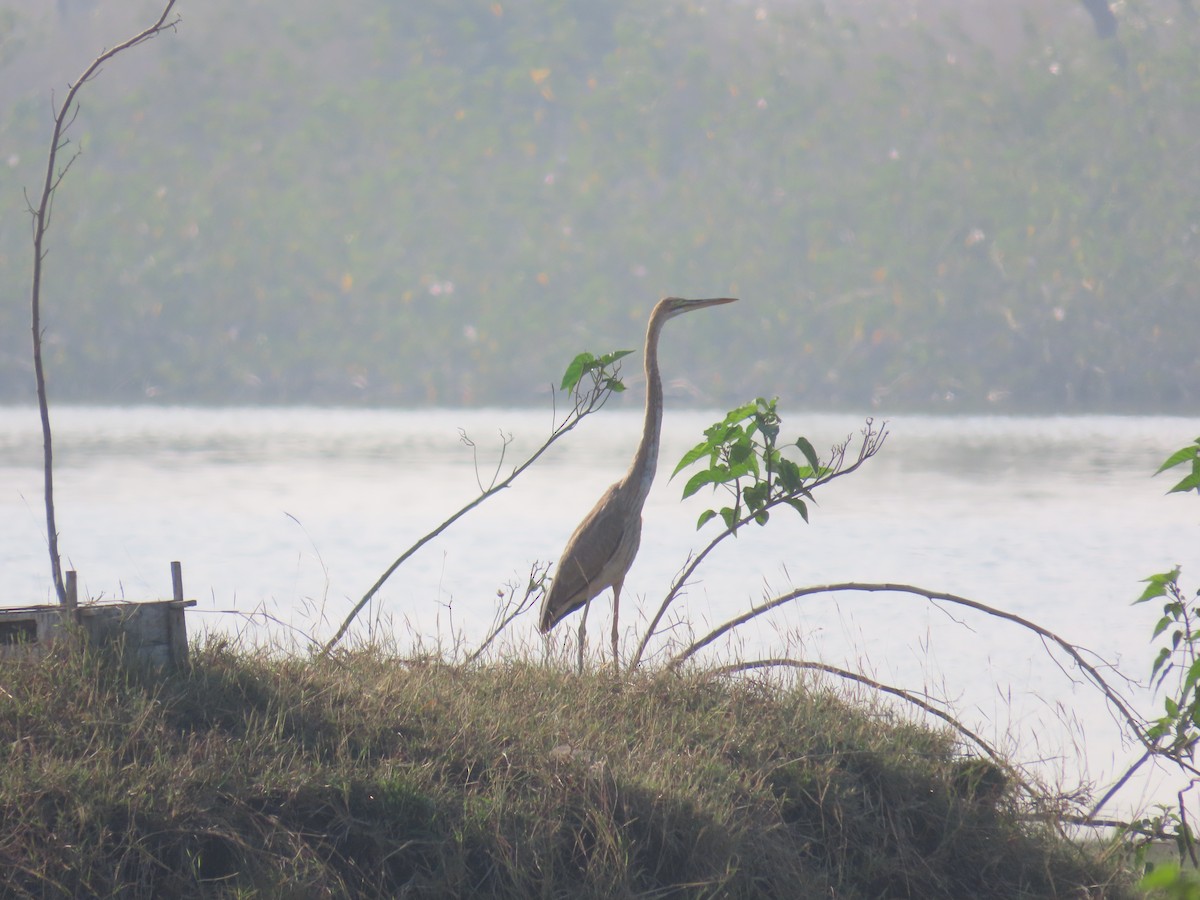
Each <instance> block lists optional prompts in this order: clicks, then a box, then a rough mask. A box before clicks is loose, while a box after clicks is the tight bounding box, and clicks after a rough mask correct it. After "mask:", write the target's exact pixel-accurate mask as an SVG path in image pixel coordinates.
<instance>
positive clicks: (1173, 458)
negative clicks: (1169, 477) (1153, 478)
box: [1154, 438, 1200, 475]
mask: <svg viewBox="0 0 1200 900" xmlns="http://www.w3.org/2000/svg"><path fill="white" fill-rule="evenodd" d="M1197 458H1200V438H1196V440H1195V442H1194V446H1187V447H1183V448H1182V449H1180V450H1176V451H1175V452H1174V453H1172V454H1171V455H1170V456H1168V457H1167V458H1166V460H1165V461H1164V462H1163V464H1162V465H1161V466H1159V467H1158V468H1157V469H1155V471H1154V474H1155V475H1159V474H1161V473H1162V472H1165V471H1167V469H1172V468H1174V467H1175V466H1178V465H1179V464H1181V463H1185V462H1189V461H1195V460H1196V459H1197Z"/></svg>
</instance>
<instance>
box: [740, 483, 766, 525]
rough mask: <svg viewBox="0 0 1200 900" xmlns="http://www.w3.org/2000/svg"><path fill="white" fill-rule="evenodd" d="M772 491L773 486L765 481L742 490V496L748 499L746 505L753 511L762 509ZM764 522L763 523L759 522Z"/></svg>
mask: <svg viewBox="0 0 1200 900" xmlns="http://www.w3.org/2000/svg"><path fill="white" fill-rule="evenodd" d="M770 493H771V486H770V485H769V484H765V483H763V482H759V483H758V484H752V485H750V486H749V487H747V488H746V489H745V490H744V491H742V497H743V498H744V499H745V501H746V506H747V507H748V508H749V509H750V511H751V512H753V511H755V510H760V509H762V508H763V507H764V506H766V505H767V499H768V498H769V496H770ZM759 524H762V523H759Z"/></svg>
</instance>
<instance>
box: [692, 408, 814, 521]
mask: <svg viewBox="0 0 1200 900" xmlns="http://www.w3.org/2000/svg"><path fill="white" fill-rule="evenodd" d="M777 403H778V398H776V399H774V400H764V399H763V398H762V397H759V398H758V399H756V400H754V401H753V402H751V403H747V404H745V405H743V406H739V407H737V408H736V409H733V410H730V411H729V413H728V414H727V415H726V416H725V418H724V419H722V420H721V421H720V422H716V423H715V424H713V425H711V426H709V427H708V428H706V429H705V431H704V440H702V441H701V442H700V443H698V444H697V445H696V446H695V447H693V448H692V449H691V450H689V451H688V452H687V453H685V454H684V456H683V459H681V460H680V461H679V465H677V466H676V467H675V471H674V472H672V473H671V477H672V478H674V477H675V476H676V475H678V474H679V473H680V472H682V471H683V470H684V469H686V468H687V467H688V466H691V465H694V464H695V463H698V462H700V461H702V460H707V461H708V467H707V468H704V469H701V470H700V471H698V472H696V473H695V474H694V475H692V477H691V478H689V479H688V481H687V484H685V485H684V488H683V497H684V499H686V498H688V497H690V496H692V495H693V494H695V493H696V492H697V491H699V490H700V489H701V488H702V487H704V486H705V485H712V486H713V488H714V489H716V488H718V487H721V488H724V489H725V490H726V491H727V492H728V495H729V497H730V498H731V502H730V504H729V505H728V506H722V507H721V508H720V509H706V510H704V512H702V513H701V514H700V518H699V519H698V520H697V522H696V528H697V530H699V529H700V528H703V527H704V525H705V524H706V523H707V522H708V521H709V520H710V519H713V518H715V517H716V516H718V515H719V516H720V517H721V521H722V522H724V523H725V527H726V528H727V529H729V531H730V532H731V533H733V534H735V535H736V534H737V529H738V526H739V525H741V524H742V522H743V519H744V517H746V516H750V517H752V518H753V520H754V522H755V523H756V524H758V525H766V524H767V521H768V519H770V515H771V514H770V510H771V508H772V507H775V506H779V505H781V504H782V505H786V506H790V507H791V508H792V509H794V510H796V512H798V513H800V515H801V517H802V518H803V519H804V521H805V522H807V521H808V507H807V505H805V499H806V498H811V494H810V493H809V487H808V485H809V483H810V482H812V481H813V480H814V479H816V478H820V477H821V476H822V475H827V474H829V472H830V469H829V467H828V466H824V467H823V466H822V465H821V462H820V460H819V459H818V457H817V452H816V450H814V449H813V445H812V444H811V443H810V442H809V440H808V438H806V437H799V438H797V439H796V440H795V441H793V442H791V443H789V444H787V445H785V446H783V447H780V446H779V445H778V440H779V429H780V418H779V412H778V411H777V410H776V408H775V407H776V404H777ZM793 448H794V449H796V450H798V451H799V454H800V456H801V457H802V458H803V464H801V463H800V462H797V461H796V460H794V459H791V458H789V457H787V456H785V455H784V451H785V450H788V449H793Z"/></svg>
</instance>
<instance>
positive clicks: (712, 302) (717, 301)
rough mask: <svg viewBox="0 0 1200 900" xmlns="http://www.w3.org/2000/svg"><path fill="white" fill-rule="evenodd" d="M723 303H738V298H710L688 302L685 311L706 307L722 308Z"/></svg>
mask: <svg viewBox="0 0 1200 900" xmlns="http://www.w3.org/2000/svg"><path fill="white" fill-rule="evenodd" d="M723 303H737V297H709V298H706V299H703V300H687V301H685V305H684V307H683V308H684V309H686V310H689V311H690V310H693V309H704V307H706V306H720V305H721V304H723Z"/></svg>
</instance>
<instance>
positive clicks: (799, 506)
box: [784, 498, 808, 522]
mask: <svg viewBox="0 0 1200 900" xmlns="http://www.w3.org/2000/svg"><path fill="white" fill-rule="evenodd" d="M784 502H785V503H786V504H787V505H788V506H790V507H791V508H792V509H794V510H795V511H796V512H798V513H800V518H802V519H803V520H804V521H805V522H807V521H808V507H807V506H805V505H804V501H803V500H797V499H795V498H792V499H791V500H785V501H784Z"/></svg>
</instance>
